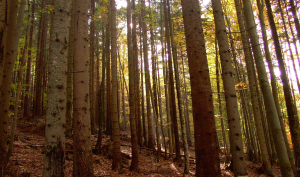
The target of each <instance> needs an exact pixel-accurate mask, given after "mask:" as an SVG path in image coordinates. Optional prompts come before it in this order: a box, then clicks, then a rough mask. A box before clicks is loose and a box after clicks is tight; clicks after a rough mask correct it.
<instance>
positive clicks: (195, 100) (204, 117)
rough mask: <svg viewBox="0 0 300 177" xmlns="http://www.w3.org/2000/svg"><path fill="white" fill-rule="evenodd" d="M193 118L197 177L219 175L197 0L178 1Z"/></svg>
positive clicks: (205, 57) (217, 149)
mask: <svg viewBox="0 0 300 177" xmlns="http://www.w3.org/2000/svg"><path fill="white" fill-rule="evenodd" d="M181 5H182V13H183V22H184V31H185V37H186V48H187V54H188V63H189V66H190V70H189V71H190V81H191V95H192V105H193V118H194V134H195V155H196V159H197V162H196V163H197V164H196V175H197V176H221V170H220V160H219V146H218V139H217V132H216V126H215V119H214V111H213V110H214V106H213V100H212V91H211V84H210V78H209V71H208V63H207V56H206V51H205V42H204V34H203V29H202V20H201V18H200V8H199V1H198V0H185V1H181Z"/></svg>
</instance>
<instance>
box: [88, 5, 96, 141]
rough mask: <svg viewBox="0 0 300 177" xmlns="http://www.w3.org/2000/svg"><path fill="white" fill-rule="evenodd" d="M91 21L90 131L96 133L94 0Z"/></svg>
mask: <svg viewBox="0 0 300 177" xmlns="http://www.w3.org/2000/svg"><path fill="white" fill-rule="evenodd" d="M90 13H91V22H90V71H89V73H90V77H89V83H90V106H91V108H90V109H91V110H90V111H91V112H90V116H91V132H92V135H93V134H95V133H96V123H95V100H94V97H95V93H94V90H95V89H94V86H95V82H94V80H95V79H94V73H95V71H94V70H95V69H94V66H95V61H94V60H95V19H96V18H95V0H91V9H90Z"/></svg>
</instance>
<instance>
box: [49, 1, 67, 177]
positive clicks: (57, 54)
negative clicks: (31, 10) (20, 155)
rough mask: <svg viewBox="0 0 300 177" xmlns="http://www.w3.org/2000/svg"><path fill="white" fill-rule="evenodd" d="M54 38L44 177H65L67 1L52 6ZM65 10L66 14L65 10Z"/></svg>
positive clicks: (50, 68) (57, 2)
mask: <svg viewBox="0 0 300 177" xmlns="http://www.w3.org/2000/svg"><path fill="white" fill-rule="evenodd" d="M54 3H55V4H54V17H53V35H52V38H51V43H52V47H51V58H50V60H49V64H50V67H49V80H48V100H47V101H48V103H47V114H46V129H45V140H46V142H45V158H44V169H43V176H65V175H66V174H65V141H66V139H65V130H66V128H65V124H66V98H67V68H68V62H67V61H68V46H69V41H68V37H69V30H68V28H69V26H70V20H69V19H70V13H69V11H68V10H69V9H70V1H69V0H65V1H60V0H56V1H55V2H54ZM67 9H68V10H67Z"/></svg>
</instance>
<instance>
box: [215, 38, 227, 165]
mask: <svg viewBox="0 0 300 177" xmlns="http://www.w3.org/2000/svg"><path fill="white" fill-rule="evenodd" d="M215 51H216V81H217V94H218V103H219V118H220V121H221V128H222V139H223V144H224V154H225V160H224V161H225V164H226V162H227V155H228V152H227V151H228V147H227V140H226V134H225V127H224V119H223V115H222V114H223V110H222V101H221V89H220V74H219V70H220V65H219V58H218V45H217V39H216V40H215Z"/></svg>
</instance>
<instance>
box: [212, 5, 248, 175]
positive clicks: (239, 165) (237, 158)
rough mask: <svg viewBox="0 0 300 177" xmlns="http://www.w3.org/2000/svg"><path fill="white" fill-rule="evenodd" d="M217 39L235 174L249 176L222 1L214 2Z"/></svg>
mask: <svg viewBox="0 0 300 177" xmlns="http://www.w3.org/2000/svg"><path fill="white" fill-rule="evenodd" d="M212 7H213V14H214V19H215V20H214V21H215V28H216V37H217V40H218V45H219V54H220V59H221V66H222V78H223V87H224V91H225V101H226V108H227V117H228V124H229V133H230V147H231V153H232V163H233V172H234V175H235V176H244V175H247V170H246V164H245V158H244V151H243V149H244V148H243V140H242V132H241V125H240V116H239V111H238V104H237V96H236V92H235V84H234V78H233V67H232V65H231V54H230V52H229V51H230V49H229V45H228V37H227V33H226V26H225V21H224V17H223V12H222V4H221V1H220V0H213V1H212Z"/></svg>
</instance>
